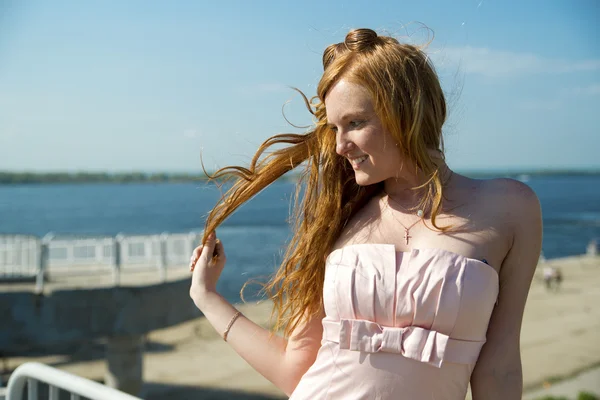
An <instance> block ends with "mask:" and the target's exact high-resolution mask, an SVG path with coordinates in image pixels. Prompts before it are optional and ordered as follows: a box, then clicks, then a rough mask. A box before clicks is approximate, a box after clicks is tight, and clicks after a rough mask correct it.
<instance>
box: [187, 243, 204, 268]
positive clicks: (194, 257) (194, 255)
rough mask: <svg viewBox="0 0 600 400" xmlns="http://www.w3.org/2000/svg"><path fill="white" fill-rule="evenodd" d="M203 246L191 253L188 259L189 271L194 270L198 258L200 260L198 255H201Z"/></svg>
mask: <svg viewBox="0 0 600 400" xmlns="http://www.w3.org/2000/svg"><path fill="white" fill-rule="evenodd" d="M203 247H204V246H203V245H200V246H198V247H196V248H195V249H194V251H193V252H192V256H191V257H190V271H193V270H194V267H195V266H196V263H197V262H198V258H200V254H202V248H203Z"/></svg>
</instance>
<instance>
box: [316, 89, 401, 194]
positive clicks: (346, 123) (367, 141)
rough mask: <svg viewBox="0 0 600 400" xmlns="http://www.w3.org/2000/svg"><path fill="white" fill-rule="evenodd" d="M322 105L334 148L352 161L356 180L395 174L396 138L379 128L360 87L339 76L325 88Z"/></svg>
mask: <svg viewBox="0 0 600 400" xmlns="http://www.w3.org/2000/svg"><path fill="white" fill-rule="evenodd" d="M325 108H326V110H327V124H328V125H329V127H330V128H331V129H332V130H333V131H334V132H335V135H336V152H337V153H338V154H339V155H340V156H342V157H344V158H346V160H347V161H348V162H349V163H350V165H352V168H353V169H354V175H355V178H356V183H357V184H359V185H361V186H366V185H372V184H375V183H378V182H382V181H384V180H386V179H388V178H393V177H397V176H398V173H399V171H400V169H401V157H400V153H399V151H398V147H397V146H396V141H395V140H394V138H393V137H392V135H391V134H390V133H389V132H387V131H386V130H385V129H384V128H383V125H382V123H381V120H380V119H379V117H378V116H377V114H376V113H375V110H374V108H373V102H372V101H371V96H370V94H369V92H368V91H367V90H366V89H365V88H364V87H362V86H360V85H357V84H354V83H351V82H348V81H346V80H344V79H341V80H340V81H338V82H337V83H336V84H335V85H334V86H333V87H332V88H331V89H330V90H329V92H328V94H327V96H326V98H325Z"/></svg>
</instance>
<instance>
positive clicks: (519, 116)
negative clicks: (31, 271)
mask: <svg viewBox="0 0 600 400" xmlns="http://www.w3.org/2000/svg"><path fill="white" fill-rule="evenodd" d="M599 17H600V2H598V1H595V0H590V1H579V0H573V1H558V0H557V1H490V0H457V1H419V2H417V1H414V0H413V1H409V2H408V1H406V2H404V1H372V2H367V1H349V0H346V1H329V2H325V1H312V0H306V1H293V2H292V1H277V2H275V1H273V2H266V1H255V2H250V1H247V2H243V1H220V2H216V1H211V2H205V1H171V2H166V1H163V2H159V1H126V2H123V1H85V2H78V1H72V2H67V1H58V0H55V1H17V0H14V1H10V0H4V1H2V0H0V170H11V171H23V170H28V171H134V170H135V171H167V172H179V171H186V172H187V171H191V172H194V171H198V170H199V169H200V153H201V152H202V154H203V157H204V161H205V164H206V165H207V167H208V168H209V169H212V168H214V167H221V166H225V165H228V164H232V163H234V164H240V163H241V164H245V163H247V162H248V161H249V160H250V158H251V156H252V154H253V153H254V151H255V150H256V148H257V146H258V145H259V144H260V143H261V142H262V141H263V140H264V139H266V138H267V137H269V136H271V135H273V134H276V133H280V132H298V131H299V130H297V129H294V128H292V127H290V126H288V125H287V123H286V122H285V120H284V118H283V117H282V112H281V111H282V107H283V106H284V104H286V102H288V101H290V102H289V104H287V105H285V110H286V115H287V116H288V118H289V119H290V120H291V121H292V122H294V123H296V124H298V125H306V124H310V123H311V121H312V120H311V116H310V115H309V114H308V113H307V112H306V111H305V109H304V108H303V104H302V101H301V99H300V98H299V97H298V96H297V95H295V94H294V92H293V91H291V90H290V89H289V86H294V87H298V88H300V89H301V90H303V91H304V92H305V93H306V94H307V95H313V94H314V93H315V85H316V83H317V82H318V80H319V77H320V74H321V72H322V70H321V64H320V62H321V54H322V51H323V49H324V48H325V47H326V46H327V45H328V44H330V43H333V42H339V41H341V40H343V37H344V35H345V33H346V32H347V31H348V30H349V29H351V28H357V27H370V28H373V29H376V30H378V31H380V32H388V33H391V34H393V35H396V36H397V37H399V39H401V40H409V41H413V42H417V43H423V42H424V41H426V40H427V32H426V31H425V30H424V29H420V28H419V27H420V25H418V24H415V23H412V22H415V21H418V22H421V23H423V24H425V25H427V26H428V27H429V28H431V29H432V30H433V31H434V32H435V40H434V41H433V43H432V44H431V45H430V47H429V53H430V54H431V57H432V59H433V60H434V62H435V64H436V67H437V69H438V73H439V75H440V79H441V80H442V84H443V87H444V88H445V90H446V93H447V95H448V97H447V99H448V104H449V109H450V119H449V121H448V123H447V124H446V126H445V141H446V149H447V159H448V162H449V164H450V166H451V167H454V168H455V169H457V170H485V169H518V168H596V169H597V168H600V157H599V156H598V151H599V149H600V135H598V133H599V129H598V127H599V126H600V46H599V44H598V38H599V37H600V36H599V34H598V27H597V21H598V20H599ZM407 35H410V36H409V37H407ZM300 131H301V130H300Z"/></svg>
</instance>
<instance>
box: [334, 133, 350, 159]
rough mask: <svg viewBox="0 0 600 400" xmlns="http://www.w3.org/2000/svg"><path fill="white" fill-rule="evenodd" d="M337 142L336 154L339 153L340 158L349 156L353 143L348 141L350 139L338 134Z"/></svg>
mask: <svg viewBox="0 0 600 400" xmlns="http://www.w3.org/2000/svg"><path fill="white" fill-rule="evenodd" d="M335 142H336V146H335V152H336V153H338V154H339V155H340V156H344V155H346V154H348V152H349V151H350V150H352V146H353V143H352V141H350V140H348V138H347V137H346V136H345V135H341V134H340V133H338V134H337V135H336V138H335Z"/></svg>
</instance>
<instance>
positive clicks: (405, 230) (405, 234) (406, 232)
mask: <svg viewBox="0 0 600 400" xmlns="http://www.w3.org/2000/svg"><path fill="white" fill-rule="evenodd" d="M411 237H412V236H410V235H409V234H408V229H406V228H404V240H406V244H408V239H410V238H411Z"/></svg>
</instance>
